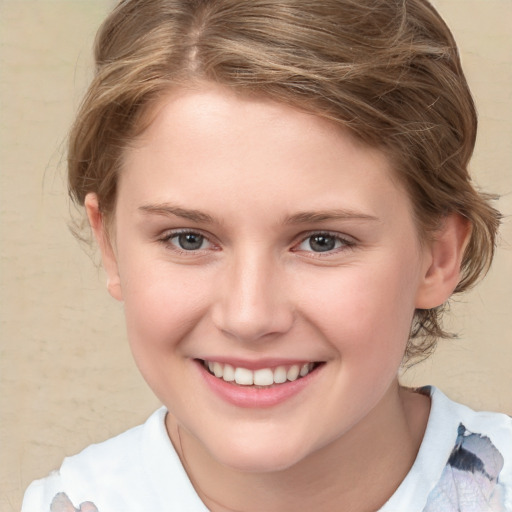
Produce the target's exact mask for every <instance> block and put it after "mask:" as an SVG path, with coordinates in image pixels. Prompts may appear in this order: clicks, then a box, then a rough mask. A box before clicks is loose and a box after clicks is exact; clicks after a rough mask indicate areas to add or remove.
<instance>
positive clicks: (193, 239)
mask: <svg viewBox="0 0 512 512" xmlns="http://www.w3.org/2000/svg"><path fill="white" fill-rule="evenodd" d="M203 239H204V237H203V236H202V235H196V234H194V233H183V234H181V235H179V237H178V241H179V244H180V247H181V248H182V249H185V250H187V251H195V250H197V249H200V248H201V245H203Z"/></svg>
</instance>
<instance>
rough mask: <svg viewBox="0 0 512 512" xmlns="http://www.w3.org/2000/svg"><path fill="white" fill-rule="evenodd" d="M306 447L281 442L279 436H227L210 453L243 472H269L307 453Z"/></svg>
mask: <svg viewBox="0 0 512 512" xmlns="http://www.w3.org/2000/svg"><path fill="white" fill-rule="evenodd" d="M304 448H305V447H304V446H303V445H302V446H296V444H295V443H290V442H286V443H284V442H283V438H282V436H279V437H276V438H274V439H271V440H268V441H267V440H264V439H259V440H256V439H254V438H252V439H250V440H247V439H242V438H238V439H233V438H231V439H228V440H226V443H225V446H224V447H222V446H220V445H219V444H218V443H216V444H215V447H213V448H212V449H210V450H209V451H210V454H211V455H212V456H213V457H214V458H215V459H216V460H217V461H218V462H219V463H221V464H222V465H224V466H227V467H229V468H231V469H234V470H236V471H240V472H243V473H272V472H276V471H282V470H286V469H288V468H290V467H292V466H294V465H295V464H297V463H299V462H300V461H301V460H302V459H303V458H305V457H306V456H307V453H306V452H307V450H305V449H304Z"/></svg>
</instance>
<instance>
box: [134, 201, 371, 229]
mask: <svg viewBox="0 0 512 512" xmlns="http://www.w3.org/2000/svg"><path fill="white" fill-rule="evenodd" d="M139 210H141V211H142V212H144V213H150V214H155V215H164V216H175V217H181V218H183V219H187V220H190V221H192V222H202V223H206V224H215V223H216V220H215V219H214V217H212V216H211V215H209V214H208V213H205V212H202V211H200V210H194V209H189V208H182V207H180V206H175V205H172V204H169V203H159V204H147V205H143V206H140V207H139ZM329 220H367V221H377V220H379V219H378V218H377V217H375V216H373V215H368V214H366V213H362V212H358V211H355V210H350V209H335V210H320V211H304V212H298V213H295V214H293V215H291V216H289V217H286V218H285V219H284V222H283V224H285V225H295V224H308V223H313V222H325V221H329Z"/></svg>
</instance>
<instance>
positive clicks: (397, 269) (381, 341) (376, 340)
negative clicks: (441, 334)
mask: <svg viewBox="0 0 512 512" xmlns="http://www.w3.org/2000/svg"><path fill="white" fill-rule="evenodd" d="M403 269H404V267H403V266H402V265H400V260H397V261H393V259H390V260H389V261H388V262H386V261H380V262H379V264H377V263H376V264H375V265H367V264H365V265H360V266H357V265H355V266H353V267H345V268H340V269H336V273H334V275H333V276H327V275H326V276H325V277H323V278H321V279H320V280H315V285H314V286H312V287H310V288H309V289H308V290H307V293H306V294H305V297H308V299H307V301H308V302H307V305H304V308H305V309H308V310H309V313H308V314H307V315H308V316H309V317H310V318H311V319H312V321H314V323H315V324H316V325H317V326H318V327H319V328H320V329H321V330H322V332H323V333H324V335H325V337H326V338H327V339H328V341H329V342H330V343H332V344H333V345H336V346H337V348H338V349H339V350H340V351H341V352H342V354H341V355H342V357H345V358H349V357H357V358H359V357H366V358H367V359H368V363H369V364H370V363H371V361H372V360H375V362H376V363H377V362H378V360H379V358H380V357H382V355H383V354H389V355H390V357H393V358H394V359H397V358H398V359H399V360H401V357H402V354H403V350H404V349H405V345H406V343H407V340H408V337H409V331H410V326H411V322H412V317H413V314H414V298H415V290H416V286H415V283H414V276H413V275H412V274H413V273H412V272H409V273H406V272H404V270H403ZM313 318H314V320H313Z"/></svg>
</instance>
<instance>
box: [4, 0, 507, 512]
mask: <svg viewBox="0 0 512 512" xmlns="http://www.w3.org/2000/svg"><path fill="white" fill-rule="evenodd" d="M112 3H113V2H112V1H107V0H75V1H73V0H66V1H58V0H37V1H30V0H3V1H2V0H0V37H1V47H0V73H1V74H0V166H1V168H0V215H1V218H0V220H1V223H0V244H1V245H0V264H1V266H0V279H1V282H0V307H1V309H0V322H1V323H0V329H1V330H0V340H1V345H0V356H1V361H0V364H1V367H0V371H1V374H0V384H1V393H0V414H1V417H0V419H1V431H0V457H1V463H0V510H2V511H6V512H8V511H17V510H19V508H20V503H21V497H22V490H23V489H24V488H25V487H26V486H27V485H28V483H29V482H30V481H31V480H32V479H34V478H37V477H41V476H43V475H45V474H47V473H48V472H49V471H50V470H51V469H52V468H55V467H58V465H59V464H60V462H61V460H62V458H63V457H64V456H65V455H66V454H71V453H74V452H76V451H78V450H80V449H81V448H83V447H84V446H85V445H87V444H89V443H91V442H95V441H100V440H103V439H106V438H108V437H110V436H111V435H113V434H115V433H117V432H120V431H122V430H125V429H126V428H128V427H130V426H132V425H135V424H137V423H140V422H141V421H143V420H144V419H145V417H146V416H147V415H148V414H149V413H150V412H151V411H152V410H153V409H154V408H155V407H156V406H157V405H158V403H157V401H156V399H155V398H154V397H153V396H152V394H151V392H150V391H149V390H148V389H147V387H146V385H145V383H144V382H143V381H142V378H141V377H140V376H139V375H138V373H137V370H136V369H135V366H134V364H133V363H132V360H131V356H130V354H129V350H128V347H127V344H126V343H125V340H124V338H125V335H124V326H123V318H122V309H121V307H120V305H119V304H118V303H116V302H114V301H113V300H111V299H109V297H108V295H107V293H106V292H105V290H104V281H105V279H104V277H103V275H102V273H101V271H99V270H98V269H97V268H96V267H95V265H94V264H93V263H92V261H91V260H90V259H89V257H88V256H87V255H86V254H85V253H84V252H83V250H82V249H81V248H80V247H79V245H78V244H77V243H76V242H75V241H74V240H73V238H72V236H71V235H70V233H69V231H68V229H67V222H68V219H69V206H68V203H67V199H66V196H65V192H64V191H65V177H64V165H63V162H64V150H63V147H64V141H65V137H66V131H67V128H68V126H69V124H70V122H71V120H72V116H73V112H74V111H75V109H76V107H77V105H78V102H79V100H80V97H81V95H82V93H83V92H84V89H85V84H86V83H87V81H88V79H89V78H90V75H91V64H90V54H91V52H90V47H91V42H92V38H93V36H94V33H95V30H96V28H97V26H98V24H99V23H100V20H101V19H102V18H103V16H104V15H105V13H106V11H107V9H108V7H109V5H112ZM436 5H437V6H438V8H439V10H440V11H441V13H442V14H443V15H444V16H445V18H446V19H447V21H448V23H449V24H450V26H451V27H452V29H453V31H454V33H455V36H456V38H457V39H458V42H459V45H460V47H461V53H462V58H463V62H464V65H465V69H466V72H467V75H468V78H469V81H470V84H471V86H472V89H473V92H474V95H475V97H476V100H477V104H478V107H479V112H480V120H481V130H480V136H479V140H478V147H477V151H476V155H475V158H474V161H473V169H474V173H475V177H476V181H477V182H478V183H479V184H480V185H481V186H483V187H484V188H487V189H490V190H492V191H496V192H499V193H500V194H502V195H503V197H502V199H501V200H500V202H499V207H500V208H501V210H502V211H503V212H504V213H505V214H506V215H508V216H510V214H512V194H511V193H512V165H511V164H512V122H511V117H512V38H511V37H510V26H512V2H511V1H510V0H437V2H436ZM450 324H451V325H453V327H454V328H455V329H456V330H457V331H458V332H460V333H461V340H460V341H456V342H449V343H443V344H442V346H441V347H440V349H439V350H438V352H437V354H436V356H435V357H434V358H433V359H431V360H429V361H428V362H427V363H424V364H423V365H421V366H418V367H415V368H414V369H413V370H411V371H409V372H408V373H407V374H406V375H405V376H404V381H406V382H408V383H413V384H423V383H432V384H436V385H438V386H440V387H442V388H443V390H445V392H447V394H448V395H450V396H451V397H453V398H455V399H459V400H461V401H464V402H466V403H468V404H470V405H472V406H474V407H477V408H485V409H493V410H501V411H504V412H507V413H509V414H512V371H511V363H512V221H511V220H510V218H507V219H506V220H505V223H504V226H503V229H502V240H501V247H500V250H499V253H498V257H497V260H496V265H495V267H494V269H493V271H492V272H491V273H490V275H489V276H488V278H487V279H486V281H484V283H482V285H481V286H480V287H479V288H478V289H477V290H475V291H474V292H473V293H471V294H470V295H468V296H466V297H464V298H462V299H458V300H457V302H456V303H455V304H454V307H453V314H452V317H451V320H450Z"/></svg>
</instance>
